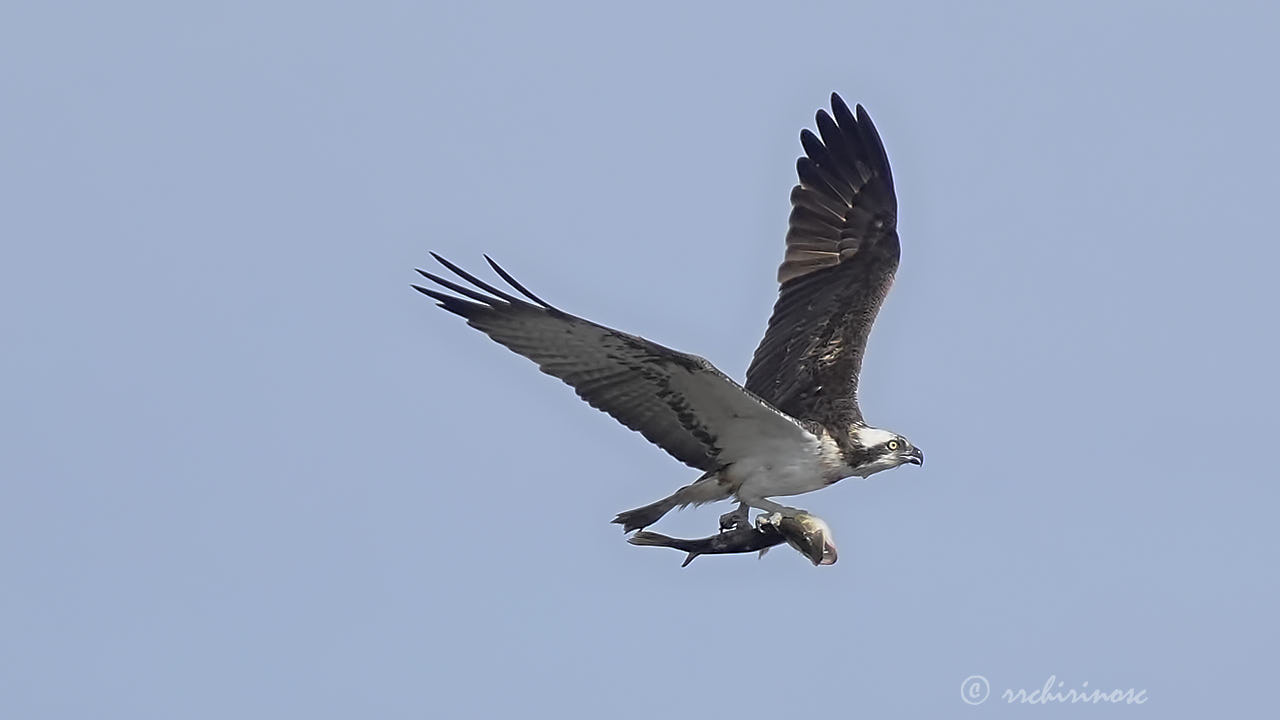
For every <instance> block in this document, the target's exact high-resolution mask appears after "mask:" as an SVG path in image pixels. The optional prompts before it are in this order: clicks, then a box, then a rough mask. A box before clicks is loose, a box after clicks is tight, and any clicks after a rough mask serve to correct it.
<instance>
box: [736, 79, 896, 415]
mask: <svg viewBox="0 0 1280 720" xmlns="http://www.w3.org/2000/svg"><path fill="white" fill-rule="evenodd" d="M831 110H832V115H834V119H833V117H832V115H828V114H827V112H826V111H825V110H819V111H818V116H817V122H818V132H819V133H820V134H821V139H819V137H818V136H817V135H814V134H813V133H812V132H810V131H808V130H804V131H802V132H801V133H800V142H801V144H802V145H803V146H804V150H805V156H804V157H801V158H800V159H799V160H798V161H796V171H797V173H798V174H799V176H800V184H799V185H797V186H796V187H795V188H794V189H793V190H792V191H791V218H790V227H789V229H788V231H787V249H786V255H785V257H784V259H783V262H782V266H781V267H780V268H778V282H780V283H781V284H782V287H781V289H780V290H779V294H778V302H777V303H776V304H775V305H774V307H773V316H772V317H771V318H769V328H768V330H767V331H766V332H765V336H764V339H763V340H761V341H760V346H759V347H758V348H756V352H755V356H754V357H753V358H752V361H751V367H750V368H749V369H748V370H747V382H746V388H747V389H748V390H750V391H751V392H754V393H755V394H756V395H759V396H760V397H761V398H763V399H764V400H766V401H767V402H769V403H770V404H772V405H773V406H774V407H776V408H778V409H779V410H781V411H782V412H784V413H787V414H788V415H790V416H792V417H796V418H801V419H809V420H818V421H822V422H826V421H840V420H843V421H847V422H853V421H860V420H861V419H862V414H861V412H860V411H859V410H858V401H857V390H858V372H859V371H860V370H861V369H862V355H863V352H864V350H865V349H866V345H867V335H868V334H869V333H870V332H871V325H872V323H873V322H875V319H876V314H877V313H878V312H879V311H880V305H881V303H883V302H884V298H885V295H887V294H888V292H889V287H890V286H891V285H892V284H893V275H894V272H895V271H896V270H897V268H898V255H899V250H900V248H899V244H898V233H897V214H898V200H897V197H896V196H895V195H894V192H893V175H892V174H891V173H890V171H889V159H888V157H886V156H885V152H884V145H883V144H882V143H881V142H880V136H879V135H878V134H877V133H876V129H875V126H874V125H872V124H871V118H870V117H869V116H868V115H867V112H866V111H865V110H863V109H862V106H861V105H859V106H858V107H857V114H856V115H855V114H854V113H852V112H850V111H849V107H848V106H847V105H845V103H844V101H843V100H841V99H840V96H839V95H836V94H834V93H833V94H832V95H831Z"/></svg>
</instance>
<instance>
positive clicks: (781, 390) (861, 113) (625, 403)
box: [414, 93, 924, 532]
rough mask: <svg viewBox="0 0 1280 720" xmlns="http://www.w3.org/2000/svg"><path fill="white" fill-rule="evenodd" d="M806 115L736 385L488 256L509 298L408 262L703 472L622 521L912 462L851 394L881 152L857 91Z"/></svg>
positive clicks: (650, 519) (885, 172)
mask: <svg viewBox="0 0 1280 720" xmlns="http://www.w3.org/2000/svg"><path fill="white" fill-rule="evenodd" d="M817 125H818V134H816V135H815V134H814V133H813V132H810V131H809V130H803V131H802V132H801V133H800V143H801V145H802V146H803V147H804V153H805V154H804V156H803V157H801V158H800V159H799V160H798V161H797V162H796V171H797V173H798V174H799V176H800V184H799V185H796V186H795V188H794V189H792V191H791V206H792V207H791V216H790V220H789V228H788V230H787V236H786V253H785V255H784V258H783V261H782V265H781V267H780V268H779V269H778V282H779V284H780V289H779V293H778V300H777V303H776V304H775V305H774V308H773V316H772V317H771V318H770V319H769V325H768V329H767V330H766V332H765V335H764V339H763V340H761V341H760V346H759V347H758V348H756V351H755V356H754V357H753V358H752V361H751V366H750V368H749V369H748V370H747V379H746V383H745V384H743V385H739V384H738V383H736V382H734V381H733V380H732V379H730V378H729V377H728V376H727V375H725V374H724V373H722V372H720V371H719V370H717V369H716V368H715V366H713V365H712V364H711V363H710V362H708V361H707V360H705V359H703V358H701V357H698V356H696V355H689V354H686V353H682V352H679V351H677V350H672V349H671V348H667V347H663V346H662V345H659V344H657V343H654V342H651V341H649V340H646V339H644V338H642V337H638V336H636V335H630V334H628V333H625V332H621V331H619V330H614V329H613V328H608V327H604V326H603V325H597V324H596V323H593V322H590V321H588V320H585V319H583V318H580V317H577V316H575V315H571V314H569V313H567V312H564V311H563V310H560V309H559V308H556V307H554V306H552V305H551V304H549V303H547V302H545V301H544V300H542V299H541V298H539V297H538V296H536V295H534V294H533V293H531V292H529V291H528V290H527V289H525V287H524V286H523V285H521V284H520V283H519V282H517V281H516V280H515V278H513V277H512V276H511V275H510V274H509V273H507V271H505V270H503V269H502V268H501V267H499V266H498V264H497V263H495V262H494V261H493V260H491V259H489V257H488V256H485V259H486V260H488V262H489V265H490V266H491V267H492V268H493V270H494V271H495V272H496V273H497V274H498V276H499V277H501V278H502V279H503V280H504V281H505V282H506V283H507V284H509V285H510V286H511V288H512V289H514V291H515V292H517V293H519V295H520V296H521V297H517V296H515V295H512V294H510V293H508V292H506V291H504V290H501V289H499V288H496V287H494V286H493V285H490V284H488V283H486V282H484V281H483V280H480V279H478V278H476V277H475V276H473V275H471V274H469V273H468V272H466V271H465V270H463V269H461V268H459V267H458V266H456V265H454V264H453V263H451V262H449V261H448V260H445V259H444V258H442V257H440V256H439V255H436V254H435V253H432V257H434V258H435V259H436V260H437V261H439V262H440V264H441V265H443V266H444V267H445V268H447V269H448V270H449V271H451V272H453V273H454V274H455V275H457V276H458V278H459V279H461V280H462V281H465V282H466V283H469V284H470V287H468V286H467V285H464V284H462V283H459V282H456V281H453V280H448V279H445V278H443V277H440V276H438V275H434V274H432V273H429V272H426V271H423V270H418V272H419V273H421V274H422V276H423V277H425V278H426V279H428V280H430V281H431V282H433V283H435V284H436V285H438V286H439V288H426V287H420V286H417V285H415V286H414V288H415V289H417V290H418V291H420V292H422V293H424V294H425V295H427V296H429V297H431V298H432V299H434V300H436V301H437V302H438V304H439V307H441V308H444V309H445V310H448V311H449V312H451V313H455V314H457V315H460V316H462V317H463V318H465V319H466V321H467V324H468V325H470V326H471V327H473V328H476V329H477V330H480V331H481V332H483V333H485V334H486V335H488V336H489V337H490V338H493V339H494V340H496V341H497V342H499V343H501V344H502V345H505V346H506V347H508V348H510V349H511V350H513V351H515V352H517V353H519V354H521V355H523V356H525V357H527V358H529V359H530V360H533V361H534V362H535V363H537V364H538V367H539V368H541V369H542V371H543V372H545V373H547V374H549V375H553V376H555V377H558V378H560V379H561V380H563V381H564V382H565V383H567V384H569V385H570V386H572V387H573V389H574V390H575V391H576V392H577V394H578V396H579V397H581V398H582V399H583V400H585V401H587V403H589V404H590V405H591V406H592V407H595V408H597V409H599V410H603V411H604V412H606V413H608V414H609V415H611V416H613V417H614V418H615V419H616V420H618V421H619V422H621V423H622V424H623V425H626V426H627V427H629V428H631V429H632V430H636V431H638V432H640V433H641V434H642V435H644V437H645V438H647V439H648V440H649V441H650V442H652V443H654V444H655V445H657V446H658V447H661V448H662V449H663V450H666V451H667V452H668V453H670V454H671V455H672V456H673V457H675V458H676V459H677V460H680V461H681V462H683V463H685V464H687V465H690V466H692V467H694V468H697V469H698V470H701V471H703V474H702V476H701V477H699V478H698V479H697V480H696V481H694V482H693V483H691V484H689V485H686V486H684V487H682V488H680V489H679V490H677V491H676V492H675V493H673V494H672V495H670V496H669V497H666V498H663V499H662V500H659V501H657V502H655V503H651V504H649V505H645V506H644V507H640V508H637V509H635V510H629V511H627V512H623V513H620V514H619V515H618V516H617V518H616V519H614V522H616V523H619V524H621V525H622V527H623V530H624V531H625V532H630V531H632V530H638V529H641V528H644V527H646V526H648V525H650V524H652V523H654V522H656V521H657V520H658V519H659V518H661V517H662V516H663V515H665V514H666V513H667V512H668V511H670V510H671V509H673V508H676V507H684V506H686V505H700V504H702V503H706V502H712V501H715V500H725V499H729V498H736V499H737V501H738V503H739V504H738V507H737V509H736V510H734V511H733V512H729V513H726V514H725V515H723V516H721V518H720V525H721V527H722V528H724V529H730V528H733V527H737V526H739V525H745V524H746V520H747V514H748V512H749V508H758V509H760V510H763V511H765V512H767V513H771V514H772V513H781V514H782V515H783V516H784V517H795V516H796V515H798V514H799V513H801V512H802V511H800V510H798V509H796V508H791V507H786V506H784V505H781V504H779V503H777V502H774V501H773V500H771V499H770V498H775V497H785V496H792V495H800V494H803V493H808V492H813V491H814V490H818V489H820V488H823V487H826V486H828V485H831V484H832V483H835V482H838V481H839V480H841V479H843V478H847V477H853V476H859V477H864V478H865V477H867V476H869V475H871V474H873V473H877V472H880V471H882V470H888V469H890V468H895V467H897V466H899V465H902V464H904V463H912V464H915V465H921V464H923V462H924V454H923V453H922V452H921V451H920V449H919V448H917V447H915V446H914V445H912V444H911V443H910V442H909V441H907V439H906V438H904V437H903V436H901V435H899V434H897V433H894V432H890V431H888V430H881V429H879V428H875V427H872V426H870V425H868V424H867V423H866V422H865V421H864V420H863V417H862V412H861V410H860V409H859V408H858V399H857V390H858V372H859V370H860V369H861V367H862V355H863V351H864V349H865V348H866V344H867V335H868V333H870V331H871V325H872V323H873V322H874V321H875V318H876V314H877V313H878V312H879V310H880V305H881V304H882V303H883V302H884V298H885V295H886V294H887V293H888V292H889V287H890V285H891V284H892V283H893V276H894V272H895V271H896V270H897V268H898V257H899V252H900V248H899V243H898V234H897V212H898V201H897V197H896V196H895V194H894V190H893V176H892V175H891V174H890V171H889V160H888V158H887V157H886V156H885V151H884V145H883V144H882V143H881V141H880V136H879V135H878V134H877V133H876V129H875V126H874V125H872V124H871V118H870V117H869V116H868V115H867V112H866V111H865V110H864V109H863V108H862V106H861V105H858V106H857V108H856V111H852V112H851V111H850V110H849V107H848V106H847V105H846V104H845V103H844V101H843V100H841V99H840V96H839V95H836V94H834V93H833V94H832V95H831V113H830V114H828V113H827V112H826V111H825V110H819V111H818V114H817ZM441 288H443V290H450V291H452V293H454V294H450V293H448V292H444V291H443V290H442V289H441Z"/></svg>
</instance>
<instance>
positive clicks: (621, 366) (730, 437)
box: [414, 253, 816, 472]
mask: <svg viewBox="0 0 1280 720" xmlns="http://www.w3.org/2000/svg"><path fill="white" fill-rule="evenodd" d="M432 255H433V257H435V258H436V260H438V261H440V263H441V264H442V265H444V266H445V267H446V268H448V269H449V270H450V271H452V272H453V273H455V274H456V275H457V276H458V277H459V278H460V279H461V280H463V281H465V282H466V283H469V284H470V287H468V286H467V285H464V284H462V283H459V282H454V281H452V280H447V279H445V278H442V277H440V276H438V275H433V274H432V273H429V272H425V271H422V270H419V271H418V272H419V273H421V274H422V276H423V277H425V278H426V279H428V280H430V281H431V282H433V283H435V284H436V285H438V286H440V287H441V288H443V289H447V290H451V291H453V293H456V294H449V293H448V292H442V291H441V290H440V289H435V288H426V287H420V286H417V285H415V286H414V288H416V289H417V290H418V291H419V292H422V293H423V294H425V295H427V296H429V297H431V298H432V299H434V300H436V301H437V302H438V303H439V304H440V307H442V308H444V309H445V310H448V311H449V312H451V313H455V314H457V315H461V316H462V317H463V318H466V320H467V324H468V325H470V326H471V327H473V328H476V329H477V330H479V331H481V332H483V333H485V334H486V335H488V336H489V337H490V338H492V339H494V340H496V341H497V342H499V343H501V344H503V345H505V346H506V347H507V348H509V349H511V350H513V351H515V352H517V353H519V354H521V355H523V356H525V357H527V358H529V359H530V360H533V361H534V362H535V363H537V364H538V367H539V368H541V369H542V371H543V372H545V373H547V374H548V375H553V376H555V377H557V378H560V379H561V380H563V381H564V382H565V383H567V384H568V385H570V386H572V387H573V389H574V390H575V391H577V393H578V396H579V397H581V398H582V399H583V400H585V401H587V403H588V404H590V405H591V406H592V407H595V408H597V409H599V410H603V411H604V412H606V413H608V414H609V415H612V416H613V417H614V418H615V419H616V420H618V422H621V423H622V424H623V425H626V426H627V427H629V428H631V429H632V430H636V431H638V432H640V434H642V435H644V436H645V438H647V439H648V440H649V441H650V442H652V443H653V444H655V445H657V446H658V447H660V448H662V449H663V450H666V451H667V452H668V453H670V454H671V455H672V456H673V457H675V458H676V459H677V460H680V461H681V462H683V463H685V464H687V465H690V466H692V467H695V468H699V469H701V470H706V471H708V472H710V471H713V470H718V469H719V468H720V467H721V466H723V465H727V464H731V463H733V462H735V461H737V460H740V459H742V458H745V457H749V456H751V455H752V454H754V453H758V452H761V451H762V450H766V449H768V448H775V449H776V451H777V452H778V453H779V454H783V455H788V454H803V453H806V452H812V446H813V444H814V443H816V439H815V438H814V436H813V435H812V434H810V433H809V432H808V431H807V430H805V429H804V428H803V427H801V426H800V424H799V423H797V422H796V421H795V420H793V419H792V418H789V417H786V416H784V415H783V414H782V413H780V412H778V411H777V410H775V409H773V408H772V407H769V406H768V405H767V404H765V403H764V402H761V401H760V399H759V398H757V397H755V396H754V395H752V394H751V393H748V392H746V391H745V390H743V389H742V387H741V386H740V385H738V384H737V383H736V382H734V381H733V380H731V379H730V378H729V377H728V376H727V375H725V374H724V373H722V372H720V371H719V370H717V369H716V368H715V367H714V366H712V365H711V363H709V362H707V361H706V360H705V359H703V358H700V357H697V356H695V355H688V354H685V353H682V352H678V351H676V350H672V349H671V348H667V347H663V346H662V345H659V344H658V343H655V342H652V341H650V340H646V339H644V338H642V337H637V336H635V335H629V334H627V333H624V332H621V331H619V330H614V329H613V328H608V327H605V326H603V325H597V324H596V323H593V322H591V321H589V320H584V319H583V318H580V317H577V316H575V315H570V314H569V313H567V312H564V311H563V310H560V309H558V308H555V307H553V306H551V305H549V304H547V303H546V302H544V301H542V300H541V299H539V298H538V297H537V296H536V295H534V294H533V293H531V292H529V291H528V290H526V289H525V288H524V286H522V285H521V284H520V283H518V282H516V280H515V279H514V278H512V277H511V275H509V274H508V273H507V272H506V271H505V270H503V269H502V268H500V267H498V265H497V264H496V263H494V262H493V261H492V260H489V264H490V265H491V266H492V267H493V269H494V271H496V272H497V273H498V274H499V275H500V276H502V279H503V280H505V281H506V282H507V283H508V284H510V285H511V287H512V288H514V289H515V290H516V291H517V292H519V293H520V294H521V295H523V296H524V298H525V299H521V298H518V297H515V296H514V295H511V294H509V293H506V292H504V291H502V290H500V289H498V288H496V287H493V286H492V285H490V284H488V283H486V282H484V281H483V280H480V279H478V278H476V277H475V276H474V275H471V274H470V273H468V272H466V271H465V270H463V269H462V268H459V267H458V266H457V265H454V264H453V263H450V262H449V261H447V260H445V259H444V258H442V257H440V256H438V255H435V254H434V253H432ZM486 259H487V258H486Z"/></svg>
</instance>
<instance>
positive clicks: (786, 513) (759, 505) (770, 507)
mask: <svg viewBox="0 0 1280 720" xmlns="http://www.w3.org/2000/svg"><path fill="white" fill-rule="evenodd" d="M738 499H739V500H741V501H742V505H743V506H750V507H753V508H756V509H757V510H763V511H765V512H766V513H769V514H770V515H779V516H781V517H792V518H793V517H795V516H797V515H807V514H808V511H806V510H801V509H800V508H793V507H787V506H786V505H783V504H781V503H776V502H774V501H772V500H766V499H764V498H762V497H745V498H744V497H742V495H741V494H739V495H738Z"/></svg>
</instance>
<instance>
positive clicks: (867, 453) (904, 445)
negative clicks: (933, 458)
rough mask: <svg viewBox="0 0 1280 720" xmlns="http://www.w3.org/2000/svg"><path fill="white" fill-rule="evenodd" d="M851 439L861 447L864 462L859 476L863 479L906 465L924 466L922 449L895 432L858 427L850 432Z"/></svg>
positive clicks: (859, 467)
mask: <svg viewBox="0 0 1280 720" xmlns="http://www.w3.org/2000/svg"><path fill="white" fill-rule="evenodd" d="M849 437H850V438H852V439H853V441H854V442H855V443H856V444H858V445H859V446H861V448H860V450H861V452H859V455H860V456H861V457H862V458H863V459H864V461H863V462H862V463H861V464H860V465H859V466H858V468H857V474H858V475H861V476H862V477H867V476H868V475H873V474H875V473H878V472H880V471H881V470H892V469H893V468H896V467H898V466H899V465H903V464H906V463H910V464H912V465H923V464H924V453H923V452H921V451H920V448H918V447H916V446H915V445H912V444H911V442H910V441H908V440H907V439H906V438H904V437H902V436H901V435H899V434H897V433H895V432H890V431H888V430H881V429H879V428H873V427H866V426H864V425H858V426H855V427H853V428H852V429H851V430H850V432H849Z"/></svg>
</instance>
